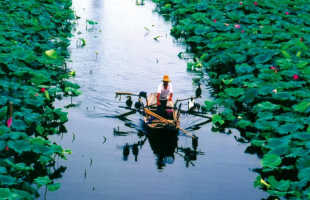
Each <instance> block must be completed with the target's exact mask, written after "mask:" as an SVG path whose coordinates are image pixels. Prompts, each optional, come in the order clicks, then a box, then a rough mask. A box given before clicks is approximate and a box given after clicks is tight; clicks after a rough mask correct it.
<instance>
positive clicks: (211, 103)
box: [204, 101, 216, 110]
mask: <svg viewBox="0 0 310 200" xmlns="http://www.w3.org/2000/svg"><path fill="white" fill-rule="evenodd" d="M204 103H205V109H206V110H211V109H212V108H213V106H214V105H215V104H216V102H214V101H204Z"/></svg>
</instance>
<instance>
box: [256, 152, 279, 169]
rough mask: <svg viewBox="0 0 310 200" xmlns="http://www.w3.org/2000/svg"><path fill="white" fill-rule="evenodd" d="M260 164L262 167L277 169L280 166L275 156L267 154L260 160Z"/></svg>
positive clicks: (277, 157)
mask: <svg viewBox="0 0 310 200" xmlns="http://www.w3.org/2000/svg"><path fill="white" fill-rule="evenodd" d="M260 164H261V165H262V166H263V167H277V166H278V165H280V164H281V158H280V157H279V156H278V155H275V154H267V155H265V156H264V158H263V159H262V160H261V162H260Z"/></svg>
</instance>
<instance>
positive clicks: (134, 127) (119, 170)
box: [40, 0, 267, 200]
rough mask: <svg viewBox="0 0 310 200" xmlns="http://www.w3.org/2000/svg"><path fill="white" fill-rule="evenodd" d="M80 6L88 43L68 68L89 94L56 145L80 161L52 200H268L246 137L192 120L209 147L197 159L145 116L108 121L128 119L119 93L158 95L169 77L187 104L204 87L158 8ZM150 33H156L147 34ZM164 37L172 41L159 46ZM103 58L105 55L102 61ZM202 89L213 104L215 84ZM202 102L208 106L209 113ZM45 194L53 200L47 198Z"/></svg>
mask: <svg viewBox="0 0 310 200" xmlns="http://www.w3.org/2000/svg"><path fill="white" fill-rule="evenodd" d="M73 2H74V4H73V7H74V9H75V10H76V14H77V15H78V16H81V19H80V20H79V24H78V25H77V32H78V31H80V32H81V33H82V34H80V35H78V34H75V38H73V39H72V45H71V46H70V51H71V57H70V59H71V60H72V61H73V63H69V65H68V66H69V67H72V68H73V69H74V70H76V77H75V78H74V79H73V81H74V82H76V83H78V84H79V85H80V86H81V90H82V91H83V94H82V95H81V96H79V97H78V98H74V99H73V103H75V104H78V105H77V107H74V108H69V109H68V110H67V111H68V112H69V115H68V117H69V122H67V123H66V124H65V125H66V128H67V133H66V134H64V135H63V136H51V137H50V139H51V140H52V141H55V142H57V143H58V144H60V145H62V146H63V148H66V149H71V150H72V151H73V154H72V155H68V156H67V158H68V160H67V161H64V160H58V161H57V167H61V166H62V168H63V169H65V172H64V173H63V174H62V175H63V177H62V178H61V179H58V180H56V181H58V182H60V183H61V188H60V189H59V190H58V191H57V192H47V195H46V199H108V200H110V199H169V200H172V199H177V200H180V199H244V200H249V199H261V198H264V197H266V196H267V195H266V193H264V192H263V191H261V190H259V189H255V188H254V187H253V181H254V179H255V177H256V176H257V174H256V173H254V172H252V171H251V170H252V169H254V168H257V167H260V165H259V159H258V158H257V157H256V156H255V155H249V154H245V153H244V151H245V149H246V147H247V144H241V143H238V142H236V141H235V139H234V137H233V136H234V135H237V136H238V135H239V133H238V131H235V130H232V131H233V133H232V134H223V133H214V132H211V127H212V124H211V123H206V124H204V125H201V126H199V125H198V126H196V124H199V123H204V122H205V120H206V119H203V118H198V117H193V116H186V117H184V116H183V117H182V118H181V127H183V128H186V130H188V131H190V132H191V133H192V134H195V135H196V136H198V137H199V140H198V146H197V148H196V151H194V148H193V145H192V139H191V138H190V137H188V136H186V135H184V134H183V133H181V132H180V133H179V135H178V136H177V137H171V136H170V137H168V136H167V137H158V135H156V134H149V133H147V132H146V131H145V130H144V129H143V126H142V122H141V119H142V116H140V115H139V114H133V115H129V116H126V117H124V118H121V119H119V118H109V117H106V116H110V117H111V116H117V115H119V114H122V113H125V112H128V111H126V110H124V109H121V108H119V107H118V106H120V105H122V106H123V105H125V103H124V102H125V97H122V100H121V101H119V99H115V92H117V91H118V92H120V91H123V92H125V91H126V92H132V93H139V92H140V91H146V92H148V93H151V92H155V91H156V89H157V86H158V84H159V83H160V80H161V79H162V76H163V75H164V74H168V75H169V76H170V78H171V79H172V84H173V88H174V99H176V98H186V97H189V96H191V95H193V94H194V92H195V89H196V88H197V82H193V79H197V78H199V77H200V75H199V74H195V73H189V72H187V71H186V61H185V60H181V59H179V58H178V57H177V54H178V53H179V52H181V51H183V52H184V51H185V49H186V46H185V45H183V44H181V43H178V42H176V41H175V39H174V38H173V37H172V36H170V35H169V30H170V28H171V23H170V22H169V21H165V20H164V19H163V17H162V16H160V15H159V14H158V13H156V12H154V11H153V10H154V9H155V4H153V3H151V2H150V1H146V5H145V6H137V5H135V1H132V0H74V1H73ZM86 18H87V19H89V20H94V21H97V22H98V23H99V24H98V25H96V26H95V27H94V28H92V26H90V25H88V30H86V29H85V27H86V24H85V19H86ZM152 25H154V26H152ZM144 27H147V28H148V29H150V31H151V32H150V33H149V34H146V30H145V28H144ZM158 35H161V36H162V37H160V38H159V40H158V41H155V40H154V39H153V38H154V37H156V36H158ZM78 38H84V39H85V40H86V42H87V45H86V46H85V47H82V48H80V47H77V46H76V41H77V40H78ZM95 51H97V52H98V53H99V54H98V58H97V59H96V54H95ZM156 59H157V60H158V63H157V61H156ZM90 71H91V72H92V73H90ZM201 82H202V83H203V98H202V99H203V100H206V99H211V97H210V93H211V91H212V90H211V88H208V86H206V84H207V77H202V80H201ZM133 99H134V101H136V100H137V98H133ZM202 99H199V100H198V101H199V102H200V103H201V104H203V100H202ZM69 103H70V99H64V100H62V101H60V102H58V103H57V104H56V107H63V106H65V105H68V104H69ZM186 107H187V105H183V108H184V109H185V108H186ZM65 110H66V109H65ZM226 131H228V130H226ZM73 133H74V135H75V140H74V141H73ZM143 133H145V134H146V135H147V136H146V135H145V134H143ZM105 138H106V142H105V143H103V142H104V141H105ZM72 141H73V142H72ZM194 146H195V145H194ZM91 160H92V164H91ZM85 170H86V176H85ZM93 190H94V191H93ZM40 191H41V194H42V196H41V197H40V199H43V196H44V192H45V188H42V189H41V190H40Z"/></svg>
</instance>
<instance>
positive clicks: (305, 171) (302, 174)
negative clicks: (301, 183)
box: [298, 167, 310, 180]
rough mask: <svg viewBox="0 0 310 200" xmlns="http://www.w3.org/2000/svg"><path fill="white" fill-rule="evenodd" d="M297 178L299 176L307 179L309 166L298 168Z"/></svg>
mask: <svg viewBox="0 0 310 200" xmlns="http://www.w3.org/2000/svg"><path fill="white" fill-rule="evenodd" d="M298 178H299V180H302V179H304V178H305V179H307V180H309V179H310V167H308V168H304V169H300V170H299V172H298Z"/></svg>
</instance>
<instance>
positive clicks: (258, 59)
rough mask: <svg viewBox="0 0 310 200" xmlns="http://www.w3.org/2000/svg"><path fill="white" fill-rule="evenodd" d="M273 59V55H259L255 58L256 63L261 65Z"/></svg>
mask: <svg viewBox="0 0 310 200" xmlns="http://www.w3.org/2000/svg"><path fill="white" fill-rule="evenodd" d="M271 59H272V55H270V54H259V55H258V56H255V57H254V60H253V61H254V63H256V64H260V63H265V62H267V61H269V60H271Z"/></svg>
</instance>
